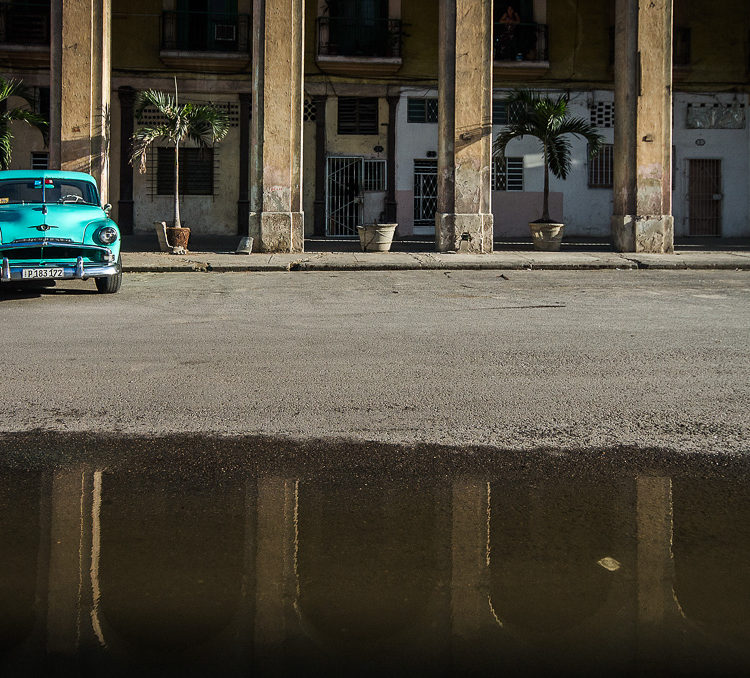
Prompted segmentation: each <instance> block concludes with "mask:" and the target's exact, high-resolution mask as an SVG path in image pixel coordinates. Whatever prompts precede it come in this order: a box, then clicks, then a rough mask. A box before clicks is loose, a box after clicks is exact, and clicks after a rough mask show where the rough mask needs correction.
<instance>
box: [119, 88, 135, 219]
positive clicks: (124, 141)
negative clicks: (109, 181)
mask: <svg viewBox="0 0 750 678" xmlns="http://www.w3.org/2000/svg"><path fill="white" fill-rule="evenodd" d="M135 94H136V92H135V90H134V89H133V88H132V87H128V86H124V87H120V88H119V89H118V90H117V95H118V96H119V98H120V199H119V200H118V202H117V225H118V226H119V227H120V230H121V231H122V232H123V233H132V232H133V166H132V165H131V164H130V151H131V148H132V142H131V138H132V136H133V127H134V125H133V114H134V109H135Z"/></svg>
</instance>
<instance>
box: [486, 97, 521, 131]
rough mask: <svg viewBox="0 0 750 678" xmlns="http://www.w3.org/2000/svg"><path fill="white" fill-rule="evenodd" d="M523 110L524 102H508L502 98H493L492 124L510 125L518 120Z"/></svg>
mask: <svg viewBox="0 0 750 678" xmlns="http://www.w3.org/2000/svg"><path fill="white" fill-rule="evenodd" d="M522 110H523V108H522V104H520V103H518V102H516V103H508V102H507V101H503V100H502V99H493V100H492V124H493V125H510V124H511V123H514V122H518V119H519V117H520V115H519V114H520V113H521V111H522Z"/></svg>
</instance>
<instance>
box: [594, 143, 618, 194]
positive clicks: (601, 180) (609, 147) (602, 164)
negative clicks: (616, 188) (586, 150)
mask: <svg viewBox="0 0 750 678" xmlns="http://www.w3.org/2000/svg"><path fill="white" fill-rule="evenodd" d="M613 160H614V145H613V144H603V145H602V147H601V149H600V150H599V152H598V153H597V154H596V155H595V156H594V157H593V158H589V188H612V183H613V182H612V166H613Z"/></svg>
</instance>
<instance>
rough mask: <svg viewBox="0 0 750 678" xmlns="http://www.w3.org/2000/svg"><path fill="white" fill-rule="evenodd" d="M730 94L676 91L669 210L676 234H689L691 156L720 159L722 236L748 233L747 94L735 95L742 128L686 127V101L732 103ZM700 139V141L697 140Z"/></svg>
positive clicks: (749, 131)
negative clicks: (742, 113)
mask: <svg viewBox="0 0 750 678" xmlns="http://www.w3.org/2000/svg"><path fill="white" fill-rule="evenodd" d="M734 98H735V97H734V95H732V94H705V95H702V94H680V93H678V94H675V97H674V117H673V119H674V128H673V130H674V131H673V142H674V146H675V153H674V158H673V162H674V163H675V172H674V177H675V181H674V191H673V194H672V196H673V205H672V213H673V214H674V224H675V235H676V236H684V235H687V234H688V216H689V214H688V211H689V210H688V181H689V177H688V174H689V172H688V168H689V165H690V163H689V160H690V159H691V158H712V159H721V177H722V193H723V196H724V197H723V200H722V236H723V237H725V238H738V237H747V236H749V235H750V220H749V219H748V216H749V215H750V201H749V195H750V190H748V177H749V176H750V158H749V157H748V149H749V148H750V129H749V123H748V120H747V115H748V113H750V111H748V109H747V104H748V97H747V95H744V94H741V95H738V96H737V99H738V100H739V102H740V103H743V104H745V106H746V108H745V114H746V120H745V129H738V130H732V129H687V127H686V121H687V106H688V104H689V103H704V104H712V103H723V104H728V103H732V101H733V100H734ZM701 140H702V141H703V142H704V143H703V145H698V144H696V141H698V142H699V143H700V142H701Z"/></svg>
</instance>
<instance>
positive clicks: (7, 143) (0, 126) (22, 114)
mask: <svg viewBox="0 0 750 678" xmlns="http://www.w3.org/2000/svg"><path fill="white" fill-rule="evenodd" d="M10 97H20V98H21V99H23V100H24V101H26V102H27V103H30V102H31V96H30V94H29V92H28V90H27V89H26V88H25V87H24V86H23V82H22V81H21V80H6V79H5V78H3V77H2V76H0V104H4V108H5V110H4V111H2V113H0V169H2V170H7V169H10V162H11V160H12V156H13V133H12V132H11V124H12V123H13V122H14V121H16V120H18V121H21V122H25V123H28V124H29V125H33V126H34V127H36V128H37V129H38V130H39V131H40V132H41V133H42V137H43V138H44V145H45V146H46V145H47V127H48V125H47V121H46V120H45V119H44V118H43V117H42V116H40V115H37V114H36V113H34V112H33V111H31V110H29V109H28V108H25V107H22V106H17V107H16V108H8V99H10Z"/></svg>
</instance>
